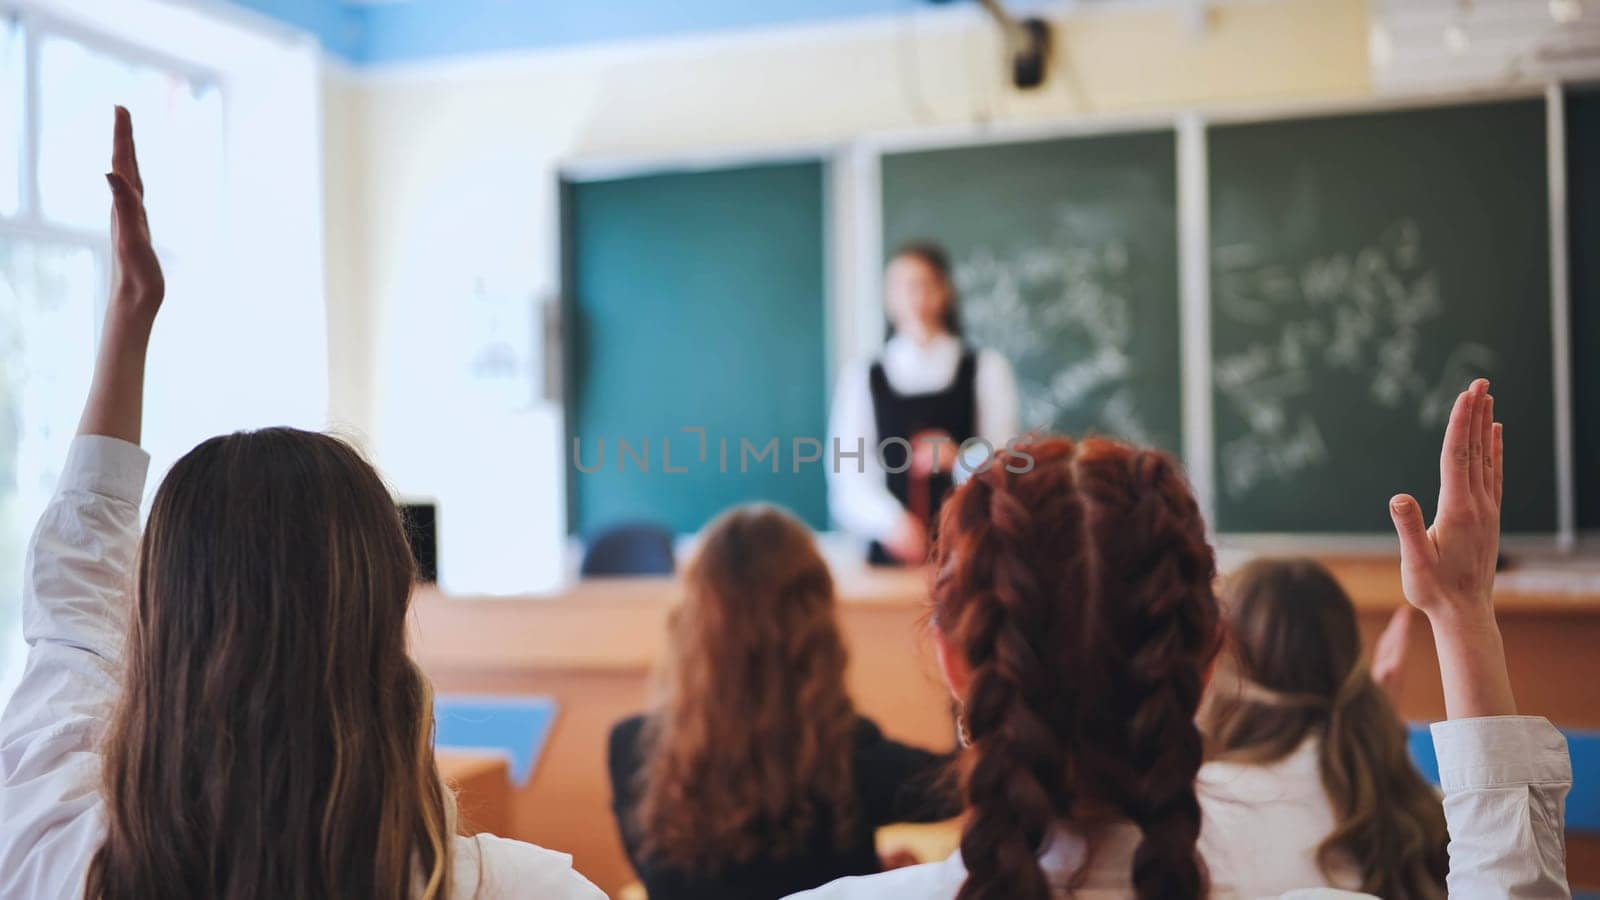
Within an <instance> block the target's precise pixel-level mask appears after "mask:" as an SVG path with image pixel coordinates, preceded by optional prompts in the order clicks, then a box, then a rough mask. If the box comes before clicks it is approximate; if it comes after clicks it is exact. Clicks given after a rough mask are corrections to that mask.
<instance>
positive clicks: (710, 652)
mask: <svg viewBox="0 0 1600 900" xmlns="http://www.w3.org/2000/svg"><path fill="white" fill-rule="evenodd" d="M834 610H835V602H834V591H833V578H832V576H831V575H830V574H829V572H828V566H827V564H826V563H825V562H824V561H823V559H822V557H821V556H820V555H819V554H818V552H817V548H816V545H815V543H814V542H813V541H812V538H811V533H810V532H809V531H808V530H807V529H806V527H805V526H804V525H802V524H801V523H799V522H798V521H796V520H795V519H794V518H793V517H792V516H790V515H788V514H787V513H784V512H782V511H781V510H778V509H776V508H773V507H770V506H759V505H753V506H744V507H739V508H736V509H734V510H731V511H729V512H727V513H724V514H723V515H722V516H720V517H718V518H717V519H716V521H714V522H712V523H711V525H710V526H708V528H707V530H706V532H705V536H704V539H703V543H702V545H701V547H700V549H699V551H698V553H697V554H696V556H695V558H694V560H693V561H692V562H691V563H690V565H689V567H688V569H687V571H686V572H685V576H684V584H683V599H682V602H681V604H680V605H679V606H678V607H677V608H676V610H675V611H674V612H673V614H672V618H671V623H670V625H669V637H668V649H667V653H666V656H665V657H664V661H663V664H662V668H661V670H660V671H659V672H658V697H657V700H656V703H655V706H654V709H653V711H652V712H651V713H650V715H649V716H648V718H647V722H646V725H645V729H644V738H643V744H644V747H645V763H644V765H643V766H642V767H641V768H640V771H639V774H638V778H639V787H640V791H639V795H640V802H639V803H638V804H637V807H636V809H635V817H636V822H635V824H636V826H637V827H638V829H639V832H640V834H641V836H642V846H643V849H644V853H645V855H646V856H650V857H653V858H656V859H658V860H661V861H662V862H665V863H668V864H671V865H675V866H679V867H682V868H686V869H692V870H695V871H701V872H715V871H717V870H718V869H719V868H721V867H722V866H724V865H726V864H729V863H736V862H746V861H749V860H751V859H753V858H755V857H756V856H757V855H763V856H768V857H778V858H782V857H784V856H786V855H789V854H791V853H794V852H796V851H798V850H800V849H801V848H802V846H803V844H804V842H805V841H806V840H807V839H808V837H809V835H811V834H812V833H813V832H814V830H815V829H817V828H819V827H821V828H827V829H829V830H830V831H831V833H832V835H833V838H834V840H835V841H836V843H837V844H838V845H840V846H844V845H845V844H846V843H847V842H848V841H849V840H851V839H852V837H853V836H854V834H855V830H856V829H857V828H858V827H859V826H858V819H857V810H856V808H855V790H854V781H853V777H854V773H853V769H852V765H851V751H852V746H853V741H854V729H855V721H856V717H855V710H854V707H853V706H852V704H851V702H850V697H849V694H848V693H847V692H846V690H845V683H844V673H845V663H846V653H845V648H844V641H843V640H842V639H841V638H840V635H839V627H838V624H837V622H836V621H835V618H834V615H835V613H834Z"/></svg>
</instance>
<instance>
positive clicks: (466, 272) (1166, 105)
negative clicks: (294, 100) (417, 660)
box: [325, 0, 1370, 592]
mask: <svg viewBox="0 0 1600 900" xmlns="http://www.w3.org/2000/svg"><path fill="white" fill-rule="evenodd" d="M1058 24H1059V27H1058V30H1057V37H1058V39H1059V44H1058V46H1059V47H1060V53H1059V55H1058V59H1057V71H1056V74H1055V75H1054V76H1053V78H1052V79H1051V82H1050V83H1049V85H1048V86H1047V87H1045V88H1044V89H1042V90H1040V91H1038V92H1037V93H1032V94H1021V93H1018V92H1015V91H1012V90H1010V89H1008V88H1005V87H1003V79H1002V76H1001V75H1000V74H999V73H1000V72H1001V71H1003V69H1002V61H1001V58H1000V50H999V47H998V41H997V40H996V36H995V33H994V32H993V31H992V30H991V29H990V28H989V26H988V25H987V23H985V22H983V21H982V20H980V19H978V18H977V17H976V15H975V14H973V13H970V12H969V11H967V10H965V9H946V10H936V11H930V12H924V13H918V14H917V15H915V16H914V17H907V18H898V19H893V20H874V21H868V22H859V23H844V24H839V25H833V26H828V27H807V28H797V29H788V30H784V31H774V32H761V33H739V34H730V35H722V36H716V37H710V38H702V39H692V40H678V41H667V42H659V43H648V44H634V45H629V46H626V47H610V48H599V49H593V50H582V51H562V52H555V53H546V54H542V55H536V56H520V57H513V58H500V59H490V60H475V61H471V62H467V63H451V64H441V65H433V66H420V67H408V68H405V69H394V70H389V71H384V72H378V73H363V74H361V75H358V76H350V75H348V74H347V73H346V74H342V75H341V74H338V73H335V74H334V75H333V76H331V77H330V79H329V85H328V87H327V89H326V91H325V103H326V109H327V113H328V119H327V125H326V130H327V144H326V148H327V154H328V157H327V164H326V165H327V168H326V171H327V181H328V200H327V212H328V238H329V240H328V257H329V260H330V265H329V296H330V300H331V305H330V320H329V323H330V353H331V363H332V368H331V378H332V382H331V387H332V394H331V403H332V410H333V416H334V419H335V421H336V422H339V423H344V424H345V425H346V426H347V427H351V428H353V429H355V430H358V431H360V432H363V433H365V434H366V435H368V437H369V440H370V444H369V446H370V448H371V450H372V451H373V453H374V455H375V457H376V459H377V460H378V462H379V464H380V465H381V466H382V468H383V469H384V470H385V473H386V474H387V475H388V476H389V477H390V478H391V479H392V480H393V481H394V482H395V484H396V485H397V486H398V487H399V488H400V490H401V491H402V492H403V493H408V494H414V495H421V496H430V497H435V498H437V499H438V500H439V502H440V504H441V514H440V515H441V522H440V529H441V553H442V558H441V562H440V565H441V570H442V576H443V579H444V581H445V583H446V587H447V588H451V589H454V590H460V591H488V592H502V591H504V592H511V591H525V590H537V589H541V588H550V587H553V586H554V585H555V584H556V583H557V582H558V581H559V580H560V577H561V564H560V560H561V547H562V542H563V533H564V499H563V496H562V490H563V484H564V482H563V476H562V470H561V467H562V466H563V465H564V464H565V453H564V451H563V448H562V447H561V446H560V444H561V438H560V435H561V420H560V415H559V410H556V409H554V408H551V407H548V406H545V405H542V404H530V405H528V406H526V407H525V408H520V409H507V408H504V407H503V406H496V405H494V404H492V403H491V404H488V405H484V404H478V403H475V401H473V399H472V396H471V393H472V392H471V391H470V389H469V387H468V386H467V385H466V383H465V380H464V378H465V376H464V362H463V359H462V354H463V353H464V352H465V348H464V346H463V345H464V343H465V342H467V341H468V340H469V335H468V334H467V333H466V328H467V327H468V323H467V322H466V321H465V316H464V315H463V314H462V311H463V307H464V304H465V303H466V302H467V301H468V300H469V299H470V297H471V294H472V291H473V289H474V286H475V285H476V284H477V283H479V282H480V281H482V282H486V283H489V284H491V285H495V286H498V288H497V289H500V290H505V291H513V292H524V293H526V294H527V295H528V296H530V297H544V296H552V295H553V294H554V292H555V291H556V290H557V287H558V274H559V273H558V269H557V263H558V258H557V255H556V250H557V248H556V234H555V220H554V209H555V196H554V188H555V184H556V171H557V169H558V167H559V166H560V165H562V164H563V163H565V162H570V161H573V160H581V159H591V158H596V157H612V156H630V157H646V158H648V157H664V156H668V155H671V154H675V153H683V152H691V151H705V150H719V149H736V148H750V147H779V146H782V145H785V144H798V143H805V144H811V143H821V142H842V141H846V140H848V139H850V138H853V137H856V136H859V135H862V134H865V133H869V132H875V131H882V130H886V129H903V128H913V127H924V126H927V127H934V126H950V125H960V124H966V123H971V122H974V121H989V122H1043V121H1053V120H1060V119H1067V118H1072V117H1077V116H1083V115H1094V114H1102V113H1115V112H1126V111H1130V110H1140V109H1148V110H1153V109H1173V108H1181V107H1186V106H1192V105H1202V104H1223V103H1249V102H1255V101H1278V100H1286V99H1301V98H1322V97H1340V96H1352V95H1360V94H1365V93H1368V92H1369V91H1370V87H1369V84H1368V75H1367V72H1368V67H1367V56H1366V39H1367V12H1366V5H1365V3H1364V2H1362V0H1278V2H1262V0H1240V2H1236V3H1232V4H1225V5H1222V6H1220V7H1218V8H1217V9H1215V10H1214V11H1213V12H1212V14H1211V16H1210V20H1209V23H1208V26H1207V28H1206V29H1205V31H1204V32H1203V33H1200V34H1196V33H1194V32H1193V31H1191V30H1190V29H1188V28H1187V27H1186V26H1185V24H1184V22H1183V20H1182V18H1181V17H1180V16H1179V15H1178V14H1177V13H1176V12H1175V11H1173V10H1172V9H1171V8H1168V7H1166V6H1163V5H1159V4H1154V5H1152V6H1151V7H1150V8H1148V9H1139V10H1135V11H1127V10H1126V9H1124V10H1121V11H1109V10H1108V11H1105V12H1096V13H1083V14H1077V15H1074V16H1073V17H1071V18H1070V19H1060V20H1059V23H1058ZM821 300H822V298H819V302H821ZM851 302H857V303H874V302H876V301H875V299H874V298H851Z"/></svg>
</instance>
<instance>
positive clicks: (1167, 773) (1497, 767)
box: [802, 380, 1572, 900]
mask: <svg viewBox="0 0 1600 900" xmlns="http://www.w3.org/2000/svg"><path fill="white" fill-rule="evenodd" d="M1487 391H1488V383H1487V382H1484V381H1481V380H1480V381H1478V382H1475V383H1474V384H1473V386H1472V387H1471V388H1470V389H1469V390H1468V391H1466V392H1464V393H1463V394H1462V395H1461V396H1460V397H1458V398H1457V400H1456V405H1455V409H1454V410H1453V411H1452V413H1451V418H1450V426H1449V430H1448V432H1447V434H1446V435H1445V447H1444V452H1443V453H1442V454H1441V463H1440V472H1441V477H1442V479H1443V484H1442V487H1441V491H1440V499H1439V508H1438V515H1437V517H1436V518H1435V520H1434V524H1433V526H1432V527H1431V528H1425V527H1424V526H1423V521H1422V513H1421V510H1420V508H1419V507H1418V506H1417V503H1416V501H1415V500H1413V499H1412V498H1410V497H1409V496H1400V497H1396V498H1395V499H1394V501H1393V502H1392V505H1391V512H1392V514H1393V518H1394V521H1395V527H1396V530H1397V531H1398V532H1399V534H1400V539H1401V552H1402V573H1403V582H1404V584H1403V586H1404V590H1405V595H1406V598H1407V599H1408V600H1409V601H1410V602H1411V603H1412V604H1413V605H1414V606H1416V607H1417V608H1418V609H1420V610H1422V612H1423V613H1424V614H1426V615H1427V616H1428V618H1429V620H1430V623H1431V625H1432V627H1433V633H1434V638H1435V642H1436V645H1437V648H1438V652H1439V658H1440V662H1441V674H1442V676H1443V681H1444V685H1445V703H1446V709H1447V711H1448V714H1449V716H1450V719H1451V720H1452V721H1449V722H1444V723H1440V724H1438V725H1435V726H1434V744H1435V747H1436V749H1437V750H1438V753H1439V760H1440V770H1441V775H1442V778H1443V782H1444V790H1445V814H1446V818H1447V820H1448V823H1449V827H1450V833H1451V837H1452V842H1451V845H1450V857H1451V858H1450V865H1451V871H1450V875H1449V887H1450V891H1451V894H1452V896H1457V897H1504V896H1527V897H1535V896H1537V897H1564V896H1566V887H1565V879H1564V866H1563V861H1562V856H1563V845H1562V840H1563V839H1562V818H1563V816H1562V813H1561V798H1562V797H1563V796H1564V794H1565V793H1566V790H1567V788H1568V787H1569V786H1570V785H1571V782H1572V770H1571V764H1570V760H1569V759H1568V758H1567V755H1566V748H1565V744H1564V742H1563V741H1562V739H1561V737H1560V734H1559V732H1556V731H1555V729H1554V728H1552V727H1551V726H1550V724H1549V723H1548V722H1546V721H1544V720H1543V719H1537V718H1528V717H1517V716H1516V715H1515V711H1516V708H1515V703H1514V701H1513V699H1512V695H1511V687H1510V681H1509V679H1508V677H1507V675H1506V668H1505V655H1504V650H1503V648H1502V646H1501V644H1500V641H1499V632H1498V629H1497V628H1496V626H1495V624H1494V607H1493V598H1492V585H1493V580H1494V558H1495V553H1496V550H1497V547H1498V543H1499V519H1500V513H1499V511H1500V477H1499V473H1500V469H1501V466H1500V463H1501V459H1502V450H1501V442H1500V439H1499V428H1498V426H1495V425H1494V424H1493V418H1492V401H1491V400H1490V399H1489V397H1488V393H1487ZM938 534H939V536H938V540H937V543H936V546H935V550H934V556H933V561H934V565H935V575H934V582H933V614H934V622H933V625H934V638H935V646H936V648H937V649H938V651H939V659H940V663H941V668H942V669H943V672H944V675H945V680H946V681H947V682H948V683H949V686H950V690H951V693H952V694H953V695H954V696H955V697H956V698H957V700H958V701H959V702H960V704H961V708H962V712H961V717H960V725H961V731H962V732H963V734H964V735H965V738H966V743H967V744H968V746H967V749H966V750H965V751H964V752H963V753H962V755H961V759H960V771H961V786H962V791H963V795H964V798H965V800H966V815H965V823H964V826H963V830H962V835H961V847H960V850H959V851H957V853H955V854H954V855H952V856H951V857H950V858H949V859H947V860H945V861H943V862H939V863H929V864H926V865H920V866H912V867H908V868H904V869H899V870H896V871H893V872H886V873H882V874H879V875H872V876H866V877H861V878H845V879H841V880H839V881H836V882H834V883H832V884H830V885H827V886H825V887H823V888H819V889H817V890H815V891H811V892H808V893H806V894H804V895H802V896H803V897H805V898H806V900H854V898H890V897H892V898H895V900H950V898H955V900H1045V898H1050V897H1075V898H1080V900H1113V898H1116V900H1123V898H1130V897H1132V898H1138V900H1193V898H1199V897H1206V896H1215V897H1236V896H1239V894H1238V893H1237V892H1236V890H1235V889H1234V888H1233V887H1232V886H1231V885H1228V884H1226V883H1224V882H1220V881H1217V880H1216V879H1215V878H1214V877H1213V876H1214V875H1217V874H1220V873H1217V872H1213V871H1211V870H1210V869H1209V868H1208V866H1207V864H1206V862H1205V860H1204V859H1203V858H1202V855H1201V851H1200V836H1201V831H1202V822H1203V818H1202V808H1201V805H1200V801H1199V797H1198V795H1197V792H1196V786H1195V782H1196V776H1197V774H1198V773H1199V770H1200V767H1201V763H1202V756H1203V743H1202V739H1201V734H1200V730H1199V728H1198V727H1197V725H1196V722H1195V717H1196V714H1197V713H1198V711H1199V707H1200V701H1201V695H1202V689H1203V687H1204V685H1205V683H1206V679H1207V677H1208V673H1209V670H1210V667H1211V664H1212V661H1213V658H1214V656H1215V654H1216V652H1217V649H1218V645H1219V640H1220V624H1221V614H1220V611H1219V608H1218V603H1217V600H1216V598H1215V597H1214V596H1213V593H1212V580H1213V576H1214V574H1215V566H1214V563H1213V554H1212V550H1211V548H1210V547H1209V546H1208V545H1207V543H1206V536H1205V528H1204V524H1203V523H1202V521H1201V517H1200V512H1199V509H1198V508H1197V506H1196V504H1195V501H1194V498H1193V496H1192V494H1191V492H1190V490H1189V487H1188V485H1187V484H1186V483H1185V482H1184V479H1183V477H1182V475H1181V474H1180V472H1179V469H1178V466H1177V464H1176V463H1174V462H1173V461H1172V460H1170V459H1169V458H1167V457H1166V456H1164V455H1163V454H1160V453H1157V452H1155V451H1151V450H1144V449H1139V448H1135V447H1130V446H1127V445H1125V444H1121V443H1118V442H1115V441H1110V440H1105V439H1100V438H1090V439H1087V440H1084V441H1082V442H1074V441H1071V440H1068V439H1065V438H1045V439H1040V440H1036V441H1032V442H1025V443H1022V444H1018V445H1015V446H1014V447H1013V448H1012V449H1010V450H1008V451H1007V452H1005V453H1001V454H1000V455H999V456H998V457H997V458H996V459H995V460H994V461H993V464H992V465H991V466H990V467H989V468H988V470H987V471H985V472H983V473H981V474H977V475H975V476H974V477H973V478H972V479H971V480H970V481H968V482H967V483H966V484H965V485H963V486H961V487H959V488H957V489H956V491H955V493H954V495H952V497H951V498H950V499H949V500H948V501H947V502H946V504H945V507H944V511H943V513H942V515H941V519H940V524H939V533H938ZM1306 887H1308V888H1314V887H1315V886H1314V885H1306ZM1302 896H1304V895H1302Z"/></svg>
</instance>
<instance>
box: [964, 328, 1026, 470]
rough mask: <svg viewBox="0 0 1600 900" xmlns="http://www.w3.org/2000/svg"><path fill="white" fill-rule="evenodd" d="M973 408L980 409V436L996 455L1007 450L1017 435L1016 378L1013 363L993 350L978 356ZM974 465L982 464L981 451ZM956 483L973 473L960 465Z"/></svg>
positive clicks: (975, 455) (1018, 403)
mask: <svg viewBox="0 0 1600 900" xmlns="http://www.w3.org/2000/svg"><path fill="white" fill-rule="evenodd" d="M973 380H974V385H973V394H974V405H975V406H976V407H977V416H978V422H977V428H978V437H980V438H983V439H984V440H985V441H987V442H988V443H989V446H990V447H992V448H993V449H994V451H995V452H997V453H998V452H999V451H1001V450H1004V449H1005V447H1006V444H1007V442H1009V441H1010V440H1011V439H1012V438H1014V437H1016V436H1017V429H1018V428H1019V427H1020V426H1019V425H1018V424H1017V420H1018V408H1019V406H1020V405H1021V404H1020V401H1019V400H1018V399H1017V376H1016V374H1015V373H1013V372H1012V371H1011V363H1010V362H1008V361H1007V360H1006V358H1005V357H1004V356H1001V355H1000V354H999V353H996V352H995V351H993V350H982V351H979V353H978V371H977V373H976V374H975V375H974V376H973ZM972 453H973V455H972V464H973V465H975V466H976V465H980V464H981V463H982V460H981V459H980V458H979V456H978V451H977V450H976V449H974V450H973V451H972ZM953 474H954V478H955V482H956V484H962V483H964V482H965V481H966V480H967V479H968V478H970V477H972V471H971V470H969V469H968V468H967V467H966V466H964V465H959V464H958V465H957V466H956V470H955V472H954V473H953Z"/></svg>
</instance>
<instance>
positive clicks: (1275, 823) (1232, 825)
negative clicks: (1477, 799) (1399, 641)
mask: <svg viewBox="0 0 1600 900" xmlns="http://www.w3.org/2000/svg"><path fill="white" fill-rule="evenodd" d="M1222 609H1223V618H1224V619H1225V621H1226V624H1227V633H1228V641H1227V650H1226V652H1224V653H1223V654H1222V656H1221V658H1220V663H1219V665H1218V669H1217V673H1216V677H1215V679H1214V680H1213V682H1212V685H1211V688H1210V690H1209V691H1208V692H1207V696H1206V702H1205V704H1204V706H1203V708H1202V711H1201V725H1202V727H1203V728H1204V730H1205V732H1206V734H1207V736H1208V738H1209V744H1210V747H1209V750H1210V752H1209V754H1208V755H1209V756H1210V757H1211V760H1212V761H1211V762H1208V763H1207V764H1206V766H1205V767H1204V768H1203V769H1201V772H1200V802H1201V807H1202V808H1203V809H1204V810H1205V814H1206V826H1207V827H1206V832H1205V835H1204V838H1203V840H1202V841H1201V846H1202V847H1203V849H1204V852H1205V856H1206V859H1207V860H1208V861H1209V862H1210V863H1211V865H1212V867H1213V869H1214V870H1216V871H1218V872H1226V879H1227V881H1228V883H1229V884H1231V885H1232V886H1234V887H1235V888H1238V889H1239V890H1240V891H1241V892H1243V893H1244V894H1246V895H1247V896H1252V897H1265V896H1270V895H1275V894H1279V893H1282V892H1283V891H1286V890H1290V889H1292V888H1301V887H1306V886H1308V885H1314V884H1326V885H1328V886H1331V887H1339V888H1346V889H1349V890H1360V891H1365V892H1367V893H1369V894H1376V895H1378V896H1380V897H1383V898H1385V900H1433V898H1442V897H1444V895H1445V894H1444V879H1445V873H1446V871H1447V870H1448V868H1449V856H1448V854H1447V853H1446V850H1445V846H1446V844H1447V843H1448V842H1449V835H1448V834H1447V833H1446V831H1445V824H1444V806H1443V804H1442V803H1441V802H1440V798H1439V795H1438V794H1437V793H1435V792H1434V790H1433V788H1432V787H1431V786H1430V785H1429V784H1428V783H1427V782H1426V781H1424V780H1423V778H1422V776H1421V775H1420V774H1419V773H1418V772H1417V770H1416V767H1415V766H1414V765H1413V764H1412V762H1411V757H1410V755H1409V753H1408V752H1407V749H1406V731H1405V724H1404V723H1403V722H1401V720H1400V717H1399V716H1398V715H1397V714H1396V713H1395V711H1394V707H1393V706H1391V705H1390V703H1389V698H1388V696H1386V694H1385V693H1384V690H1383V688H1381V687H1380V686H1379V684H1378V682H1377V681H1376V680H1375V679H1374V678H1373V675H1372V671H1371V669H1370V668H1369V666H1368V664H1367V662H1366V660H1365V659H1364V658H1363V656H1362V651H1361V632H1360V630H1359V629H1358V628H1357V625H1356V611H1355V606H1354V604H1352V603H1351V602H1350V597H1349V596H1348V595H1346V594H1345V592H1344V589H1343V588H1342V587H1340V586H1339V583H1338V582H1337V581H1335V580H1334V578H1333V575H1332V574H1331V573H1329V572H1328V570H1327V569H1325V568H1323V566H1322V565H1321V564H1320V563H1317V562H1316V561H1314V560H1310V559H1285V560H1271V559H1264V560H1257V561H1255V562H1252V563H1250V564H1248V565H1246V566H1244V567H1243V568H1242V569H1240V570H1239V571H1238V572H1235V573H1233V574H1232V575H1231V576H1229V578H1228V580H1227V583H1226V587H1225V589H1224V591H1223V595H1222ZM1404 612H1405V613H1409V612H1410V610H1405V611H1404ZM1402 614H1404V613H1402ZM1400 621H1403V620H1400Z"/></svg>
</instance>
